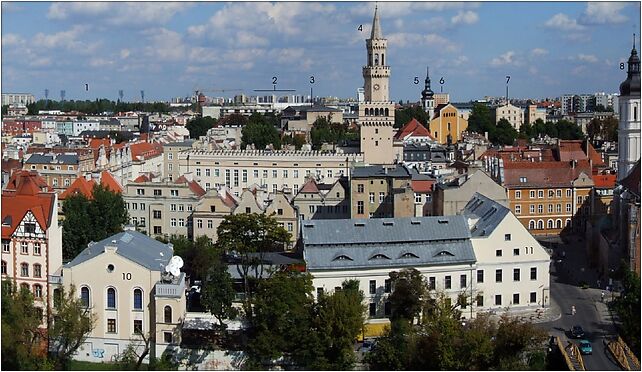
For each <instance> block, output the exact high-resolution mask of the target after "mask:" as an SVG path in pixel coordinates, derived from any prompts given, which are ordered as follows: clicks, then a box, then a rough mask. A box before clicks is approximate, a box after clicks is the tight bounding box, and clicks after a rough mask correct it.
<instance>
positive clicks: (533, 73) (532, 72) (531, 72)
mask: <svg viewBox="0 0 642 372" xmlns="http://www.w3.org/2000/svg"><path fill="white" fill-rule="evenodd" d="M538 72H539V70H538V69H537V67H535V66H531V67H529V68H528V73H529V74H531V75H537V73H538Z"/></svg>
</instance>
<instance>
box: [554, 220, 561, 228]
mask: <svg viewBox="0 0 642 372" xmlns="http://www.w3.org/2000/svg"><path fill="white" fill-rule="evenodd" d="M555 222H556V224H557V226H555V227H557V228H558V229H561V228H562V220H559V219H558V220H557V221H555Z"/></svg>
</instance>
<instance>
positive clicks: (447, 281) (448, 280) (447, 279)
mask: <svg viewBox="0 0 642 372" xmlns="http://www.w3.org/2000/svg"><path fill="white" fill-rule="evenodd" d="M451 286H452V283H451V278H450V275H446V277H445V278H444V288H445V289H450V288H451Z"/></svg>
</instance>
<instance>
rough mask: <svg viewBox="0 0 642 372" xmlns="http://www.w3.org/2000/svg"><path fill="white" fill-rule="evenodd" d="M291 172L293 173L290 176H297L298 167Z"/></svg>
mask: <svg viewBox="0 0 642 372" xmlns="http://www.w3.org/2000/svg"><path fill="white" fill-rule="evenodd" d="M292 173H293V174H292V176H294V178H299V170H298V169H294V170H293V171H292Z"/></svg>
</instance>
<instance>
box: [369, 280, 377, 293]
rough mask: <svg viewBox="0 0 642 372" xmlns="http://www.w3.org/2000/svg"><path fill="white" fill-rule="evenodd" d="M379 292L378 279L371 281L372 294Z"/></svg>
mask: <svg viewBox="0 0 642 372" xmlns="http://www.w3.org/2000/svg"><path fill="white" fill-rule="evenodd" d="M375 293H377V281H376V280H371V281H370V294H375Z"/></svg>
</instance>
